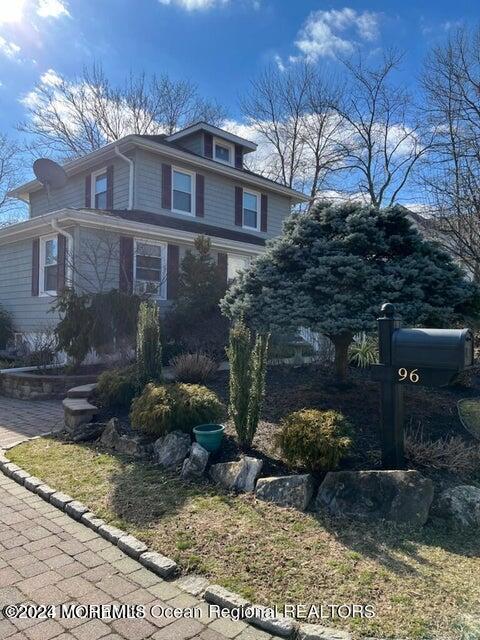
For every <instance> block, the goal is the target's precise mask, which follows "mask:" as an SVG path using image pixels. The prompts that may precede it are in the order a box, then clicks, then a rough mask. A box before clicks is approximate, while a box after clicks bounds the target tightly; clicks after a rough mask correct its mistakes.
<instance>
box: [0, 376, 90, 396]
mask: <svg viewBox="0 0 480 640" xmlns="http://www.w3.org/2000/svg"><path fill="white" fill-rule="evenodd" d="M96 380H97V375H93V374H88V375H87V374H83V375H58V374H57V375H49V374H45V375H37V374H35V373H33V372H30V371H23V372H20V371H17V372H13V371H12V372H4V373H1V374H0V394H1V395H3V396H8V397H9V398H18V399H20V400H53V399H57V398H58V399H63V398H65V396H66V395H67V391H68V389H70V388H71V387H76V386H78V385H82V384H90V383H91V382H96Z"/></svg>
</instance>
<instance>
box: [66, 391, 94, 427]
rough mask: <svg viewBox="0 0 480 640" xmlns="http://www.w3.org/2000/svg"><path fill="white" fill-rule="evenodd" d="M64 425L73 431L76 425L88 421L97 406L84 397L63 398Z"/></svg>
mask: <svg viewBox="0 0 480 640" xmlns="http://www.w3.org/2000/svg"><path fill="white" fill-rule="evenodd" d="M63 409H64V414H65V427H66V428H67V429H68V430H69V431H73V430H74V429H75V428H76V427H78V425H80V424H85V423H87V422H90V421H91V420H92V418H93V416H94V415H96V414H97V413H98V408H97V407H96V406H95V405H93V404H90V403H89V402H88V400H86V399H85V398H65V400H64V401H63Z"/></svg>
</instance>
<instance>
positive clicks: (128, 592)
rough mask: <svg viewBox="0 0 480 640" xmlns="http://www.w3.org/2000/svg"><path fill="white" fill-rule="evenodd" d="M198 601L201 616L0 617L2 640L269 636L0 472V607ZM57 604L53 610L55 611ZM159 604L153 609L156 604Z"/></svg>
mask: <svg viewBox="0 0 480 640" xmlns="http://www.w3.org/2000/svg"><path fill="white" fill-rule="evenodd" d="M26 602H29V603H35V604H39V605H41V604H43V605H60V604H65V603H69V602H76V603H80V604H90V605H91V604H93V605H99V604H112V603H115V604H121V603H123V604H128V605H140V604H143V605H146V611H147V614H149V607H150V605H152V604H154V605H160V606H167V605H169V606H175V607H182V608H183V607H197V606H198V607H200V608H201V609H202V611H203V613H204V615H203V617H202V618H201V619H199V620H198V619H187V618H182V619H178V620H172V619H167V618H165V617H163V618H155V617H154V616H151V615H147V617H146V618H145V619H137V620H127V619H123V620H113V621H112V620H108V619H102V620H99V619H90V620H88V619H83V620H82V619H80V620H79V619H76V620H75V619H67V618H61V617H59V616H58V615H57V616H56V617H55V618H53V619H48V620H43V621H38V620H18V619H9V620H7V619H5V618H3V616H2V615H1V614H0V638H2V640H3V638H8V639H9V640H20V639H25V640H50V638H56V639H58V640H64V639H66V638H72V639H76V640H97V639H99V638H102V639H105V640H107V639H108V640H114V639H115V638H118V639H122V638H125V639H127V640H142V639H143V638H154V639H156V640H186V639H189V638H192V639H198V640H226V639H227V638H235V639H236V640H271V639H272V636H270V635H268V634H266V633H264V632H262V631H258V630H255V629H254V628H252V627H250V626H248V625H246V624H245V623H243V622H235V621H232V620H230V619H215V618H209V617H208V611H207V605H206V603H205V602H203V601H201V600H200V599H199V598H197V597H194V596H192V595H191V594H189V593H187V592H186V591H185V590H184V589H182V580H181V579H180V580H177V581H173V582H166V581H163V580H162V579H161V578H159V577H158V576H156V575H154V574H153V573H152V572H150V571H148V570H147V569H145V568H144V567H142V566H141V565H140V564H139V563H138V562H136V561H134V560H132V559H131V558H129V557H128V556H126V555H125V554H124V553H122V551H120V550H119V549H118V548H117V547H116V546H114V545H112V544H111V543H110V542H107V541H106V540H104V539H103V538H101V537H100V536H99V535H98V534H97V533H95V532H93V531H92V530H90V529H88V528H87V527H86V526H84V525H83V524H80V523H78V522H76V521H74V520H72V519H71V518H70V517H69V516H67V515H66V514H65V513H63V512H61V511H60V510H58V509H56V508H55V507H53V506H52V505H50V504H48V503H47V502H45V501H43V500H42V499H41V498H40V497H38V496H37V495H35V494H33V493H31V492H30V491H27V489H25V488H24V487H22V486H20V485H19V484H17V483H16V482H14V481H13V480H11V479H10V478H7V477H6V476H4V475H3V474H2V472H0V609H1V608H2V607H4V606H5V605H11V604H19V603H26ZM58 611H59V609H58V608H57V609H56V613H57V614H58ZM157 611H158V609H157Z"/></svg>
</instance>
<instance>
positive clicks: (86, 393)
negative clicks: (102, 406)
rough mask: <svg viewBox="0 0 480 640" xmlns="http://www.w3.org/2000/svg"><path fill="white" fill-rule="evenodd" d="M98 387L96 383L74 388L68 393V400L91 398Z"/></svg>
mask: <svg viewBox="0 0 480 640" xmlns="http://www.w3.org/2000/svg"><path fill="white" fill-rule="evenodd" d="M96 386H97V383H96V382H92V383H91V384H82V385H80V386H79V387H72V388H71V389H69V390H68V391H67V398H89V397H90V396H91V395H92V393H93V392H94V390H95V387H96Z"/></svg>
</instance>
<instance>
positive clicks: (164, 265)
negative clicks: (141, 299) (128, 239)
mask: <svg viewBox="0 0 480 640" xmlns="http://www.w3.org/2000/svg"><path fill="white" fill-rule="evenodd" d="M139 243H140V244H151V245H154V246H157V247H161V248H162V252H161V254H160V259H161V265H162V274H161V276H162V279H161V281H160V292H159V295H158V296H151V297H152V299H154V300H166V299H167V277H168V273H167V251H168V247H167V243H166V242H158V241H157V240H151V239H149V238H135V239H134V249H133V290H134V291H135V285H136V283H137V246H138V244H139ZM139 282H140V281H139ZM141 282H143V280H142V281H141Z"/></svg>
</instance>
